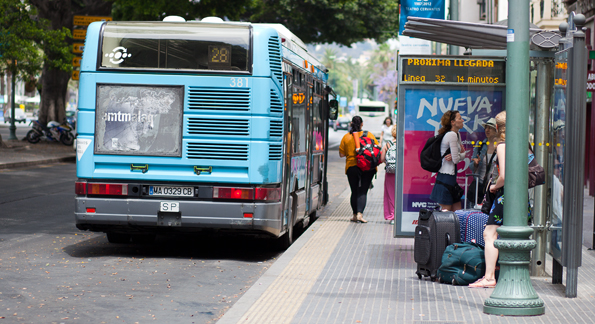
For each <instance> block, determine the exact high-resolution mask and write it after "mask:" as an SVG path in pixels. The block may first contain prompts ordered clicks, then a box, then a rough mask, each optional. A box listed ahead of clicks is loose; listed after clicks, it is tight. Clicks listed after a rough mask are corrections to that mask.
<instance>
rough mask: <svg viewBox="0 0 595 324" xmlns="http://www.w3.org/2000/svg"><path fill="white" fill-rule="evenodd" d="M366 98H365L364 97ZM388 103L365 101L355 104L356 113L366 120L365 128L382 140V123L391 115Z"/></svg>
mask: <svg viewBox="0 0 595 324" xmlns="http://www.w3.org/2000/svg"><path fill="white" fill-rule="evenodd" d="M364 100H365V99H364ZM388 109H389V108H388V104H387V103H385V102H383V101H369V100H368V101H363V102H361V103H359V104H356V105H355V115H357V116H360V117H361V118H362V120H363V122H364V130H367V131H368V132H371V133H372V134H374V136H376V138H378V139H379V141H380V133H381V132H382V123H383V122H384V119H385V118H386V117H389V116H390V111H389V110H388Z"/></svg>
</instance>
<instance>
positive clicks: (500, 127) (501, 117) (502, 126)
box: [496, 111, 506, 142]
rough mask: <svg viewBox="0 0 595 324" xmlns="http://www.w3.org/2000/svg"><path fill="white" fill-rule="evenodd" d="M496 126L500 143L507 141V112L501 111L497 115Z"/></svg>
mask: <svg viewBox="0 0 595 324" xmlns="http://www.w3.org/2000/svg"><path fill="white" fill-rule="evenodd" d="M496 126H497V128H496V129H497V131H498V141H500V142H504V141H506V111H501V112H500V113H498V115H496Z"/></svg>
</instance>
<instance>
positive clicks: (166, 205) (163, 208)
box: [159, 201, 180, 213]
mask: <svg viewBox="0 0 595 324" xmlns="http://www.w3.org/2000/svg"><path fill="white" fill-rule="evenodd" d="M159 211H160V212H166V213H178V212H180V204H179V203H178V202H177V201H162V202H161V204H160V206H159Z"/></svg>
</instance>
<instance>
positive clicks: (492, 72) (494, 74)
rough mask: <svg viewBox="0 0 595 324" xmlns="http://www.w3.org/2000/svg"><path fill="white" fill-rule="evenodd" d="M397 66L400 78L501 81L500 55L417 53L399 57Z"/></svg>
mask: <svg viewBox="0 0 595 324" xmlns="http://www.w3.org/2000/svg"><path fill="white" fill-rule="evenodd" d="M401 66H402V69H403V70H402V73H401V75H402V78H401V80H400V81H401V82H413V83H422V82H455V83H472V84H503V83H505V79H504V70H505V67H506V62H505V61H504V60H503V59H496V58H481V59H479V58H459V57H457V58H452V57H440V56H438V57H437V56H419V57H407V58H401Z"/></svg>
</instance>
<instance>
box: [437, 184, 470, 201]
mask: <svg viewBox="0 0 595 324" xmlns="http://www.w3.org/2000/svg"><path fill="white" fill-rule="evenodd" d="M436 183H437V184H441V185H443V186H445V187H446V189H448V192H449V193H450V195H451V196H452V199H453V200H454V201H457V200H461V198H462V197H463V195H464V194H465V190H463V188H461V186H459V184H458V183H456V182H455V185H454V186H451V185H449V184H446V183H444V182H442V181H439V180H436Z"/></svg>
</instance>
